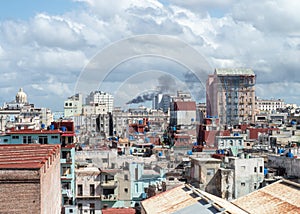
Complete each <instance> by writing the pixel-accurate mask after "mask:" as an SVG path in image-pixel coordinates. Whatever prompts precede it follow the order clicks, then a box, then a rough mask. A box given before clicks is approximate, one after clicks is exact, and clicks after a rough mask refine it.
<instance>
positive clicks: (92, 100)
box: [85, 91, 114, 112]
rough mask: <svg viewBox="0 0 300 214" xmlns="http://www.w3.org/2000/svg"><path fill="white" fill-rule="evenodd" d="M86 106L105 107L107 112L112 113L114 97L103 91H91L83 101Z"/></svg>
mask: <svg viewBox="0 0 300 214" xmlns="http://www.w3.org/2000/svg"><path fill="white" fill-rule="evenodd" d="M85 103H86V105H91V106H94V105H96V104H98V105H103V104H105V105H106V109H107V112H112V110H113V106H114V97H113V96H112V95H111V94H108V93H106V92H103V91H93V92H91V93H90V94H89V95H88V96H87V97H86V100H85Z"/></svg>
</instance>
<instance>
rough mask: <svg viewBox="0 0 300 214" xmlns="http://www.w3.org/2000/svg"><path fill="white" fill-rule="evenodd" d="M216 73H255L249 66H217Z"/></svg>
mask: <svg viewBox="0 0 300 214" xmlns="http://www.w3.org/2000/svg"><path fill="white" fill-rule="evenodd" d="M215 73H216V74H217V75H255V74H254V72H253V70H252V69H250V68H217V69H216V70H215Z"/></svg>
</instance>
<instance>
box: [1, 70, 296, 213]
mask: <svg viewBox="0 0 300 214" xmlns="http://www.w3.org/2000/svg"><path fill="white" fill-rule="evenodd" d="M255 82H256V75H255V72H254V71H253V70H252V69H250V68H216V69H215V70H214V72H213V73H212V74H210V75H209V76H208V77H207V81H206V102H205V103H197V102H196V101H195V100H193V98H192V95H191V93H190V92H186V91H177V92H176V94H161V93H157V94H155V96H153V97H147V99H146V100H149V99H150V98H152V107H150V108H149V107H145V106H143V105H142V104H140V105H139V106H137V107H134V108H129V109H122V108H121V107H116V106H114V97H113V96H112V95H111V94H110V93H108V92H104V91H99V90H96V91H92V92H90V94H88V95H87V96H86V97H83V95H82V94H80V93H78V94H74V95H72V96H70V97H67V98H66V100H65V101H64V104H63V105H64V110H63V111H61V112H52V111H51V110H50V109H49V108H44V107H42V108H40V107H36V106H35V105H34V104H32V103H30V102H29V100H28V97H30V95H29V96H28V95H27V94H26V92H25V91H24V90H23V88H20V89H19V91H18V92H17V93H16V96H15V100H13V101H10V102H5V103H4V105H3V107H2V108H1V109H0V115H1V116H0V118H1V136H0V144H1V145H0V157H1V163H0V170H1V182H0V189H1V193H0V194H2V195H1V196H2V197H1V198H3V199H4V198H6V199H5V200H2V201H1V206H0V212H1V213H8V212H13V213H104V214H105V213H203V212H204V213H297V212H300V207H299V204H298V203H297V201H298V200H299V197H298V196H300V191H299V187H300V186H299V177H300V175H299V173H300V170H299V167H300V162H299V160H300V159H299V158H298V156H299V155H300V149H299V146H300V125H299V123H300V107H299V106H297V105H296V104H291V103H285V102H284V101H283V100H282V99H280V98H278V99H260V98H258V97H256V95H255ZM139 101H140V100H139ZM12 190H13V191H12ZM15 191H18V195H17V196H16V195H15ZM292 193H293V194H292ZM11 198H15V199H17V200H18V203H17V204H16V203H15V200H11ZM257 200H260V201H265V203H258V202H257ZM254 204H255V206H254Z"/></svg>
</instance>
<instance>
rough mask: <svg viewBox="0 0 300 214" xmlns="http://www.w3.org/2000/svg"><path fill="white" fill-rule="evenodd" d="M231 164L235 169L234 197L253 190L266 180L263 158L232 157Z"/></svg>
mask: <svg viewBox="0 0 300 214" xmlns="http://www.w3.org/2000/svg"><path fill="white" fill-rule="evenodd" d="M229 164H230V165H231V166H232V167H233V169H234V195H233V197H234V198H239V197H241V196H244V195H246V194H248V193H250V192H253V191H254V190H256V189H258V188H259V186H260V184H261V183H262V182H263V180H264V159H263V158H244V159H243V158H230V159H229Z"/></svg>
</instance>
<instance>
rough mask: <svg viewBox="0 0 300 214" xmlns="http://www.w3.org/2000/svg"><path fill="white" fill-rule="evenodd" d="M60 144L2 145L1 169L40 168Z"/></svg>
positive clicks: (0, 147) (0, 152)
mask: <svg viewBox="0 0 300 214" xmlns="http://www.w3.org/2000/svg"><path fill="white" fill-rule="evenodd" d="M59 149H60V145H48V144H47V145H40V144H17V145H16V144H15V145H0V169H39V168H41V167H42V166H43V165H44V164H45V163H46V162H47V160H48V159H49V157H50V156H51V155H52V154H54V153H58V151H59Z"/></svg>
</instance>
